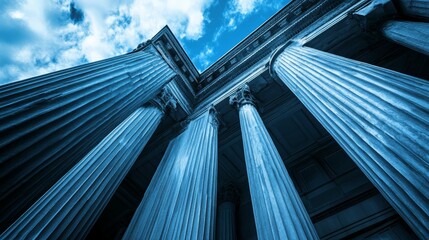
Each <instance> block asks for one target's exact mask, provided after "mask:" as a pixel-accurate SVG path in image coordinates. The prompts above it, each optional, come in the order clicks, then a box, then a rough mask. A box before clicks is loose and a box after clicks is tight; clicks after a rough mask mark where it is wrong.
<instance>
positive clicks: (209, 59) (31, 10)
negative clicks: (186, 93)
mask: <svg viewBox="0 0 429 240" xmlns="http://www.w3.org/2000/svg"><path fill="white" fill-rule="evenodd" d="M288 2H289V0H278V1H270V0H223V1H222V0H158V1H156V0H73V1H72V0H47V1H41V0H17V1H10V0H0V84H4V83H8V82H12V81H16V80H20V79H25V78H29V77H32V76H37V75H40V74H44V73H48V72H52V71H56V70H60V69H64V68H68V67H72V66H76V65H79V64H82V63H87V62H93V61H97V60H101V59H105V58H108V57H113V56H116V55H120V54H123V53H126V52H129V51H130V50H132V49H133V48H135V47H136V46H137V45H138V44H139V43H140V42H143V41H145V40H147V39H149V38H151V37H152V36H153V35H155V34H156V33H157V32H158V31H159V30H160V29H161V28H162V27H163V26H165V25H169V26H170V28H171V30H172V31H173V33H174V34H175V35H176V37H177V38H178V39H179V41H180V43H181V44H182V46H183V47H184V49H185V51H186V52H187V53H188V55H189V57H190V58H191V60H192V62H193V63H194V64H195V66H196V67H197V69H199V70H200V71H203V70H204V69H206V68H207V67H208V66H209V65H210V64H212V63H213V62H214V61H216V60H217V59H218V58H219V57H221V56H222V55H223V54H225V53H226V52H227V51H228V50H230V49H231V48H232V47H233V46H235V45H236V44H237V43H238V42H240V41H241V40H242V39H243V38H244V37H245V36H247V35H248V34H249V33H251V32H252V31H253V30H254V29H256V28H257V27H258V26H259V25H261V24H262V23H263V22H264V21H266V20H267V19H268V18H269V17H270V16H272V15H273V14H274V13H275V12H277V11H278V10H280V9H281V8H282V7H283V6H284V5H286V4H287V3H288Z"/></svg>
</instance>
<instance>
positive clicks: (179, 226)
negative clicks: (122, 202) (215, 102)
mask: <svg viewBox="0 0 429 240" xmlns="http://www.w3.org/2000/svg"><path fill="white" fill-rule="evenodd" d="M217 128H218V124H217V120H216V118H215V116H214V112H213V111H212V110H210V111H207V112H206V113H204V114H203V115H202V116H200V117H198V118H197V119H195V120H192V121H191V122H190V124H189V126H188V127H187V129H186V130H185V131H184V132H183V133H182V134H180V135H179V136H178V137H176V138H175V139H174V140H173V141H172V142H171V143H170V144H169V146H168V148H167V150H166V152H165V154H164V157H163V158H162V160H161V163H160V164H159V166H158V168H157V170H156V172H155V175H154V176H153V178H152V181H151V183H150V185H149V187H148V189H147V190H146V193H145V195H144V197H143V200H142V202H141V203H140V206H139V207H138V208H137V210H136V213H135V214H134V217H133V219H132V220H131V223H130V225H129V226H128V229H127V231H126V232H125V235H124V238H123V239H213V237H214V227H215V223H214V220H215V209H216V184H217V149H218V148H217Z"/></svg>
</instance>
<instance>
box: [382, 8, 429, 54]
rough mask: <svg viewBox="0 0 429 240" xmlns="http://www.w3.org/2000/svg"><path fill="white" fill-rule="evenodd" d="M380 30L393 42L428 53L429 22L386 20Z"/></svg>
mask: <svg viewBox="0 0 429 240" xmlns="http://www.w3.org/2000/svg"><path fill="white" fill-rule="evenodd" d="M428 11H429V10H428ZM381 32H382V34H383V35H384V36H385V37H386V38H388V39H389V40H391V41H393V42H396V43H398V44H400V45H402V46H405V47H408V48H411V49H413V50H415V51H417V52H421V53H423V54H426V55H429V23H424V22H406V21H387V22H385V23H384V24H383V26H382V28H381Z"/></svg>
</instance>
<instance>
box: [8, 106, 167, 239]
mask: <svg viewBox="0 0 429 240" xmlns="http://www.w3.org/2000/svg"><path fill="white" fill-rule="evenodd" d="M161 117H162V112H161V111H160V110H159V109H158V108H155V107H147V108H139V109H137V110H136V111H135V112H134V113H132V114H131V115H130V116H129V117H128V118H127V119H126V120H125V121H124V122H122V123H121V124H120V125H119V126H118V127H116V128H115V129H114V130H113V131H112V132H111V133H110V134H109V135H108V136H106V137H105V138H104V139H103V141H101V142H100V143H99V144H98V145H97V146H96V147H95V148H94V149H93V150H92V151H91V152H90V153H88V155H86V156H85V157H84V158H83V159H82V160H81V161H80V162H79V163H78V164H77V165H76V166H75V167H73V168H72V169H71V170H70V171H69V172H68V173H67V174H66V175H65V176H64V177H63V178H61V179H60V181H58V182H57V183H56V184H55V185H54V186H53V187H52V188H51V189H50V190H49V191H48V192H47V193H46V194H45V195H43V197H42V198H41V199H39V200H38V201H37V202H36V203H35V204H34V205H33V206H32V207H31V208H30V209H29V210H28V211H27V212H25V213H24V215H23V216H22V217H21V218H19V219H18V220H17V221H16V222H15V223H14V224H12V226H11V227H10V228H9V229H7V230H6V232H4V233H3V234H2V236H1V237H0V238H2V239H3V238H4V239H6V238H8V239H12V238H42V239H47V238H52V239H83V238H84V237H85V236H86V234H87V232H88V231H89V230H90V228H91V226H92V225H93V223H94V222H95V220H96V219H97V217H98V216H99V215H100V213H101V211H102V210H103V209H104V207H105V206H106V204H107V203H108V201H109V199H110V198H111V197H112V195H113V193H114V192H115V191H116V189H117V187H118V186H119V184H120V183H121V181H122V179H123V178H124V177H125V175H126V174H127V172H128V171H129V169H130V168H131V166H132V165H133V163H134V161H135V160H136V159H137V157H138V155H139V154H140V152H141V151H142V150H143V148H144V146H145V145H146V143H147V142H148V140H149V138H150V137H151V136H152V134H153V133H154V131H155V129H156V127H157V126H158V125H159V123H160V121H161Z"/></svg>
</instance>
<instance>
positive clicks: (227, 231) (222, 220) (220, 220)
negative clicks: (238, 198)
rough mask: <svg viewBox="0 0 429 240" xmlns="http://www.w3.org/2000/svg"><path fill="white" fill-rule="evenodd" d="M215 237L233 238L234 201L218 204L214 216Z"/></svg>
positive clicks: (222, 239) (224, 239) (234, 231)
mask: <svg viewBox="0 0 429 240" xmlns="http://www.w3.org/2000/svg"><path fill="white" fill-rule="evenodd" d="M216 228H217V231H216V239H218V240H235V239H237V235H236V230H235V203H233V202H223V203H221V204H219V206H218V210H217V216H216Z"/></svg>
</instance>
